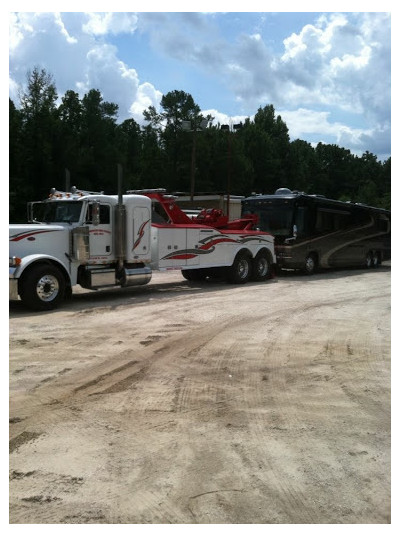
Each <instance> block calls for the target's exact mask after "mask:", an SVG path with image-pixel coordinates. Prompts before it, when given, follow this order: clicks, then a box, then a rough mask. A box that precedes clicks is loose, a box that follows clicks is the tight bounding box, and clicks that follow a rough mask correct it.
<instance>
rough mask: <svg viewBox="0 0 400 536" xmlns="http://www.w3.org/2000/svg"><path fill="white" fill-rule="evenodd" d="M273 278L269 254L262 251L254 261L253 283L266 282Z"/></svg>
mask: <svg viewBox="0 0 400 536" xmlns="http://www.w3.org/2000/svg"><path fill="white" fill-rule="evenodd" d="M270 277H271V264H270V261H269V257H268V254H267V253H265V252H263V251H261V252H260V253H258V254H257V255H256V257H255V259H254V260H253V266H252V277H251V278H252V280H253V281H265V280H266V279H269V278H270Z"/></svg>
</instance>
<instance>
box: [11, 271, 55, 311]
mask: <svg viewBox="0 0 400 536" xmlns="http://www.w3.org/2000/svg"><path fill="white" fill-rule="evenodd" d="M64 293H65V279H64V276H63V275H62V273H61V271H60V270H59V269H58V268H57V267H56V266H52V265H51V264H49V265H44V264H41V265H38V266H33V267H32V268H31V269H29V272H28V273H27V274H26V275H25V276H24V277H23V279H22V281H21V288H20V295H21V300H22V302H23V303H24V304H25V305H26V306H27V307H29V308H30V309H33V310H34V311H45V310H49V309H54V308H55V307H57V306H58V305H59V304H60V302H61V301H62V300H63V299H64Z"/></svg>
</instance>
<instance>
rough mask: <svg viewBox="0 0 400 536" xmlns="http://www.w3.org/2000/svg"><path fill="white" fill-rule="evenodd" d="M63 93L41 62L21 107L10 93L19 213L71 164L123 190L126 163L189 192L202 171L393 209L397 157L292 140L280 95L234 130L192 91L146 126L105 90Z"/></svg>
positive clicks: (264, 188)
mask: <svg viewBox="0 0 400 536" xmlns="http://www.w3.org/2000/svg"><path fill="white" fill-rule="evenodd" d="M57 101H58V95H57V92H56V88H55V83H54V81H53V78H52V76H51V75H50V74H48V73H47V72H46V71H45V70H44V69H42V70H40V69H39V68H37V67H35V68H34V69H33V70H32V72H29V73H28V75H27V89H26V91H25V92H24V93H22V95H21V98H20V103H19V107H18V108H17V107H16V106H15V104H14V103H13V102H12V101H11V100H10V107H9V132H10V142H9V173H10V178H9V181H10V185H9V186H10V210H9V213H10V220H11V221H16V222H23V221H25V220H26V203H27V201H30V200H35V199H43V198H44V197H46V196H47V194H48V191H49V189H50V188H51V187H53V186H55V187H58V188H63V187H64V186H65V176H66V170H69V173H70V177H71V184H70V186H72V185H76V186H78V187H80V188H85V189H89V190H95V191H100V190H104V191H105V192H106V193H116V190H117V163H119V164H121V165H122V166H123V170H124V188H126V189H130V188H166V189H167V190H168V191H171V192H173V191H186V192H189V191H190V185H191V177H192V173H193V176H194V180H195V190H196V191H197V192H200V191H203V192H204V191H208V192H211V191H214V192H217V191H219V192H227V191H228V190H229V191H230V193H232V194H236V195H249V194H250V193H251V192H254V191H256V192H259V193H272V192H274V191H275V190H276V189H277V188H279V187H288V188H291V189H294V190H301V191H305V192H308V193H317V194H323V195H325V196H327V197H331V198H336V199H345V200H352V201H358V202H363V203H367V204H370V205H373V206H379V207H383V208H387V209H390V184H391V160H390V158H389V159H388V160H387V161H386V162H383V163H382V162H379V161H378V160H377V157H376V156H375V155H373V154H371V153H369V152H366V153H365V154H363V155H362V157H357V156H355V155H353V154H351V152H350V151H349V150H348V149H345V148H341V147H338V146H337V145H326V144H322V143H319V144H318V145H317V146H316V147H315V148H314V147H312V146H311V145H310V144H309V143H307V142H306V141H303V140H294V141H292V142H290V137H289V130H288V128H287V126H286V124H285V122H284V121H283V120H282V118H281V117H280V116H279V115H278V116H276V114H275V109H274V107H273V105H271V104H270V105H267V106H264V107H263V108H261V107H260V108H259V109H258V110H257V112H256V114H255V116H254V120H250V118H248V119H246V121H245V122H244V124H241V125H240V127H241V128H240V129H238V130H235V131H232V130H223V129H221V128H220V125H216V126H210V127H209V128H207V129H205V130H202V129H201V128H200V125H201V122H202V121H203V120H204V119H207V120H208V121H211V120H212V117H211V116H208V117H204V116H203V115H202V114H201V113H200V107H199V106H198V105H197V104H196V103H195V102H194V100H193V97H192V96H191V95H190V94H188V93H185V92H184V91H177V90H175V91H171V92H169V93H167V94H166V95H164V96H163V97H162V99H161V105H160V111H157V110H156V109H155V107H154V106H150V107H149V108H148V109H147V110H145V111H144V117H145V119H146V121H147V123H148V124H147V125H146V126H144V127H140V125H139V124H138V123H137V122H136V121H134V120H133V119H128V120H125V121H123V122H122V123H120V124H119V123H118V121H117V118H118V106H117V105H116V104H114V103H112V102H105V101H104V100H103V98H102V95H101V92H100V91H99V90H98V89H91V90H90V91H88V93H87V94H85V95H84V96H83V98H80V97H79V95H78V93H76V92H74V91H72V90H68V91H67V92H66V93H65V95H64V96H63V97H61V99H60V104H59V105H58V107H57ZM184 121H185V122H187V123H186V124H188V125H190V131H185V130H184V129H183V125H184V123H183V122H184ZM192 166H193V167H192Z"/></svg>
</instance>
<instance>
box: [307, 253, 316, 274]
mask: <svg viewBox="0 0 400 536" xmlns="http://www.w3.org/2000/svg"><path fill="white" fill-rule="evenodd" d="M316 269H317V257H316V255H314V253H310V254H309V255H307V257H306V260H305V261H304V273H305V274H306V275H313V274H315V271H316Z"/></svg>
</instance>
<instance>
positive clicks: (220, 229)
mask: <svg viewBox="0 0 400 536" xmlns="http://www.w3.org/2000/svg"><path fill="white" fill-rule="evenodd" d="M175 199H176V198H175V197H173V196H171V195H167V194H166V193H165V191H164V190H161V189H158V190H135V191H133V190H131V191H128V192H127V194H126V195H122V194H118V195H104V194H103V193H96V192H86V191H82V190H78V189H77V188H75V187H72V188H71V191H70V192H62V191H57V190H55V189H54V188H53V189H52V191H51V193H50V196H49V198H48V199H46V200H45V201H41V202H31V203H29V204H28V211H29V217H28V220H29V221H30V222H31V223H29V224H15V225H14V224H12V225H10V236H9V243H10V254H9V257H10V268H9V283H10V299H18V296H19V297H20V298H21V299H22V301H23V302H24V303H25V304H26V305H27V306H28V307H29V308H32V309H34V310H43V309H51V308H54V307H56V306H58V305H59V304H60V302H61V301H62V300H63V299H64V298H65V297H67V296H69V295H70V294H71V292H72V287H73V286H74V285H77V284H79V285H80V286H81V287H83V288H87V289H94V290H96V289H104V288H109V287H114V286H121V287H130V286H134V285H144V284H147V283H149V281H150V280H151V275H152V271H153V270H169V269H178V270H181V271H182V274H183V276H184V277H185V278H186V279H188V280H201V279H205V278H207V277H212V276H223V277H224V278H226V279H227V280H229V281H230V282H233V283H245V282H246V281H248V280H249V279H250V278H251V279H253V280H256V281H263V280H265V279H268V278H270V277H271V275H272V274H273V270H274V265H275V263H276V258H275V253H274V239H273V237H272V236H271V235H270V234H269V233H266V232H260V231H258V230H256V229H255V225H256V217H254V216H249V217H246V218H244V219H239V220H234V221H228V218H227V217H226V216H224V215H223V214H222V211H220V210H217V209H208V210H203V211H202V212H201V213H200V214H199V215H198V216H197V218H195V219H191V218H189V216H187V215H186V214H185V213H184V212H183V211H182V210H181V209H180V208H179V207H178V205H177V204H176V203H175Z"/></svg>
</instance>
